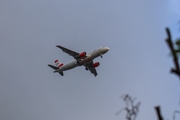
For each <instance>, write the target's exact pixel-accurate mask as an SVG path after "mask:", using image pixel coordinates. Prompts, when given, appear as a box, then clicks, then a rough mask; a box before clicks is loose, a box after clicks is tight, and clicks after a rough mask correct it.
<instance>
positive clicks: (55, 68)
mask: <svg viewBox="0 0 180 120" xmlns="http://www.w3.org/2000/svg"><path fill="white" fill-rule="evenodd" d="M48 66H49V67H51V68H52V69H54V70H57V69H59V68H58V67H56V66H53V65H50V64H49V65H48ZM58 73H59V74H60V75H61V76H63V75H64V73H63V72H58Z"/></svg>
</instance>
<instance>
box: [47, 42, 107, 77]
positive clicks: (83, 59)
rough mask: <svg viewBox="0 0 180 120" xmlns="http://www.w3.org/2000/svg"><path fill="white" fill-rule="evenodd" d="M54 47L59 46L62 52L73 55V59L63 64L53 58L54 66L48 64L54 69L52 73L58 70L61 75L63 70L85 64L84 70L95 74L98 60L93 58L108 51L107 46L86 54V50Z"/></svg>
mask: <svg viewBox="0 0 180 120" xmlns="http://www.w3.org/2000/svg"><path fill="white" fill-rule="evenodd" d="M56 47H58V48H60V49H61V50H62V51H63V52H65V53H67V54H69V55H70V56H72V57H74V60H72V61H70V62H68V63H66V64H63V63H61V62H60V61H59V60H55V61H54V62H55V64H56V66H53V65H50V64H49V65H48V66H49V67H51V68H52V69H54V70H55V71H54V73H56V72H58V73H59V74H60V75H61V76H63V75H64V71H66V70H70V69H73V68H75V67H78V66H85V69H86V70H89V71H90V72H91V73H92V74H94V76H95V77H96V76H97V71H96V69H95V68H96V67H98V66H99V65H100V63H99V62H95V63H94V62H93V60H94V59H95V58H97V57H99V56H100V57H101V58H102V57H103V56H102V55H103V54H105V53H106V52H108V51H109V48H108V47H101V48H98V49H95V50H94V51H92V52H90V53H88V54H86V52H81V53H78V52H75V51H73V50H70V49H67V48H65V47H63V46H60V45H57V46H56Z"/></svg>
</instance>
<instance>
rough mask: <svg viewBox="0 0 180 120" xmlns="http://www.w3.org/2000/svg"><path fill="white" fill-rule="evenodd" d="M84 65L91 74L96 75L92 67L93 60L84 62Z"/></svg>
mask: <svg viewBox="0 0 180 120" xmlns="http://www.w3.org/2000/svg"><path fill="white" fill-rule="evenodd" d="M84 66H85V67H86V68H87V69H88V70H89V71H90V72H91V73H92V74H94V76H95V77H96V76H97V71H96V68H95V67H93V61H91V62H89V63H87V64H85V65H84Z"/></svg>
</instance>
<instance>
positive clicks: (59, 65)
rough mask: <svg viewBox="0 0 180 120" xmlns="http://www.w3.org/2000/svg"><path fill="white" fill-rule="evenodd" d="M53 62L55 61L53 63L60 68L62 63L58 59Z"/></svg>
mask: <svg viewBox="0 0 180 120" xmlns="http://www.w3.org/2000/svg"><path fill="white" fill-rule="evenodd" d="M54 62H55V64H56V67H58V68H60V67H62V66H63V65H64V64H63V63H61V62H60V61H59V60H55V61H54Z"/></svg>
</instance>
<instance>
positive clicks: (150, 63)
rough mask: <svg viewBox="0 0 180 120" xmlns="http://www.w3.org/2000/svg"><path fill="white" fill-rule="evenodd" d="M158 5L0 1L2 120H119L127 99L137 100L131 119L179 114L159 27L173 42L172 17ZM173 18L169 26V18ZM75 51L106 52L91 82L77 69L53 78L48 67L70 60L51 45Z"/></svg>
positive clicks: (165, 5) (130, 0) (146, 0)
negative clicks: (160, 113)
mask: <svg viewBox="0 0 180 120" xmlns="http://www.w3.org/2000/svg"><path fill="white" fill-rule="evenodd" d="M169 4H170V1H169V0H167V1H161V0H151V1H150V0H136V1H134V0H113V1H109V0H91V1H84V0H76V1H70V0H66V1H65V0H64V1H62V0H51V1H48V0H44V1H42V0H31V1H24V0H17V1H7V0H1V1H0V56H1V62H0V68H1V69H0V82H1V84H0V119H1V120H60V119H62V120H82V119H84V120H92V119H93V120H100V119H101V120H120V119H121V120H122V119H124V113H123V114H121V115H119V116H116V115H115V113H116V112H117V111H118V110H119V109H121V108H122V107H123V106H124V104H123V102H122V100H121V99H120V98H119V96H120V95H122V94H126V93H128V94H130V95H132V96H134V97H137V100H138V101H141V102H142V106H141V108H140V114H139V115H138V118H137V119H139V120H140V119H142V120H143V119H146V120H156V114H155V112H154V109H153V107H154V106H156V105H162V109H163V114H164V116H165V118H167V119H171V118H172V113H173V111H174V110H175V109H178V102H179V88H180V86H179V85H180V84H179V81H178V79H177V77H175V76H173V75H171V74H169V69H170V67H171V66H173V64H172V60H171V58H170V57H169V56H168V53H169V51H168V48H167V46H166V44H165V42H164V39H165V38H166V34H165V31H164V28H165V27H166V26H171V29H172V30H173V31H174V34H175V36H176V37H177V33H178V30H177V29H176V27H174V26H176V23H175V22H176V20H177V21H178V18H177V17H174V16H176V15H177V13H174V12H173V11H172V10H171V9H170V7H169ZM170 17H171V18H172V20H171V19H170ZM57 44H59V45H62V46H65V47H68V48H70V49H73V50H75V51H77V52H82V51H86V52H90V51H92V50H93V49H96V48H98V47H101V46H108V47H110V51H109V52H108V53H107V54H105V55H104V57H103V59H101V58H97V59H96V60H95V61H98V62H100V64H101V65H100V67H98V68H97V71H98V76H97V77H94V76H93V75H92V74H90V72H86V71H85V70H84V68H83V67H78V68H75V69H73V70H70V71H67V72H65V73H64V74H65V76H63V77H61V76H59V74H54V73H53V70H52V69H51V68H49V67H48V66H47V64H54V60H55V59H59V60H60V61H61V62H63V63H66V62H68V61H69V60H72V59H73V58H72V57H70V56H68V55H67V54H65V53H63V52H62V51H61V50H60V49H58V48H56V47H55V45H57Z"/></svg>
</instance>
